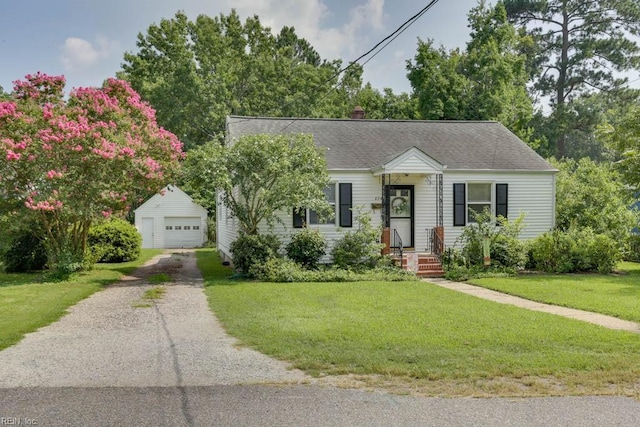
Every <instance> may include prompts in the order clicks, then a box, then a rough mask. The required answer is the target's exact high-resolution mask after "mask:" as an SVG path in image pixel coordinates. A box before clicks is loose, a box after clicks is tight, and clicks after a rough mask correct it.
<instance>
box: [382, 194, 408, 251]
mask: <svg viewBox="0 0 640 427" xmlns="http://www.w3.org/2000/svg"><path fill="white" fill-rule="evenodd" d="M387 197H388V199H387V210H388V211H387V215H388V216H387V218H389V230H390V236H389V237H390V238H391V242H390V243H391V247H398V246H400V242H398V241H397V238H395V237H394V236H395V235H396V233H394V230H395V231H396V232H397V233H398V236H400V239H402V246H403V247H405V248H408V247H413V237H414V236H413V216H414V209H413V204H414V201H413V185H390V186H389V187H388V190H387Z"/></svg>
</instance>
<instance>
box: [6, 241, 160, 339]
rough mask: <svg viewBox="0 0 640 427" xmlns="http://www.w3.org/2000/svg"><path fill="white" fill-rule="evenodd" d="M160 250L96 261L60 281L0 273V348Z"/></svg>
mask: <svg viewBox="0 0 640 427" xmlns="http://www.w3.org/2000/svg"><path fill="white" fill-rule="evenodd" d="M160 253H162V251H161V250H157V249H143V250H142V256H141V257H140V259H138V260H137V261H134V262H129V263H122V264H97V265H96V266H95V269H94V270H92V271H88V272H84V273H81V274H77V275H74V276H73V277H72V278H71V279H69V280H67V281H61V282H43V279H42V275H41V274H3V273H0V350H2V349H3V348H6V347H9V346H11V345H13V344H15V343H17V342H18V341H20V339H22V337H23V336H24V334H27V333H29V332H33V331H35V330H37V329H38V328H41V327H42V326H45V325H48V324H50V323H52V322H54V321H56V320H57V319H59V318H60V317H61V316H62V315H64V314H65V312H66V310H67V308H69V307H70V306H72V305H74V304H75V303H77V302H78V301H80V300H82V299H84V298H86V297H88V296H89V295H91V294H92V293H94V292H96V291H98V290H100V289H101V288H102V287H103V286H104V285H107V284H109V283H113V282H115V281H117V280H118V279H119V278H120V277H121V276H122V275H123V274H127V273H130V272H132V271H133V270H134V269H135V268H137V267H139V266H141V265H142V264H144V263H145V262H146V261H148V260H149V259H151V258H152V257H153V256H155V255H158V254H160Z"/></svg>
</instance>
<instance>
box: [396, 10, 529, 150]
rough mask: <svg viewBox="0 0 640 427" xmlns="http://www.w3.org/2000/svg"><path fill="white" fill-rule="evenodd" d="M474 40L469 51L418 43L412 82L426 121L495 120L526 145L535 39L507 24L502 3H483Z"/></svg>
mask: <svg viewBox="0 0 640 427" xmlns="http://www.w3.org/2000/svg"><path fill="white" fill-rule="evenodd" d="M469 27H470V28H471V41H470V42H469V43H468V44H467V48H466V50H465V51H460V50H459V49H454V50H451V51H447V50H445V49H444V48H442V47H441V48H439V49H436V48H434V47H433V43H432V42H431V41H427V42H423V41H419V43H418V52H417V54H416V56H415V58H414V60H413V61H409V62H408V63H407V69H408V75H407V76H408V78H409V81H410V82H411V86H412V88H413V90H414V95H415V96H416V97H417V98H418V108H419V111H420V113H421V115H422V117H423V118H425V119H445V120H497V121H500V122H502V123H503V124H504V125H505V126H507V127H508V128H509V129H510V130H512V131H513V132H514V133H516V134H517V135H518V136H520V137H521V138H522V139H524V140H526V141H528V140H529V139H530V138H529V135H530V129H529V121H530V120H531V117H532V114H533V101H532V99H531V98H530V97H529V95H528V93H527V90H526V83H527V80H528V74H527V67H526V63H527V57H526V55H524V54H523V53H522V52H523V50H524V49H525V47H526V45H527V43H530V41H531V39H530V38H528V37H522V36H521V35H520V34H519V33H518V32H517V31H516V29H515V28H514V27H513V26H512V25H511V24H510V23H509V22H508V20H507V15H506V10H505V8H504V6H503V4H502V3H500V2H499V3H498V4H497V5H496V6H494V7H490V6H488V5H487V4H486V3H485V2H484V1H480V3H479V4H478V6H477V7H475V8H473V9H472V10H471V11H470V12H469Z"/></svg>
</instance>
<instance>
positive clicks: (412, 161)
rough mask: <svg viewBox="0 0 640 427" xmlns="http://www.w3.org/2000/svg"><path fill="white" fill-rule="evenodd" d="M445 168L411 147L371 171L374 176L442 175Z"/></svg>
mask: <svg viewBox="0 0 640 427" xmlns="http://www.w3.org/2000/svg"><path fill="white" fill-rule="evenodd" d="M445 169H446V166H445V165H443V164H441V163H440V162H438V161H437V160H435V159H433V158H432V157H430V156H429V155H428V154H426V153H425V152H424V151H422V150H420V149H419V148H417V147H411V148H409V149H408V150H406V151H404V152H402V153H400V154H399V155H398V156H396V157H394V158H393V159H391V160H389V161H388V162H386V163H383V164H382V165H379V166H376V167H374V168H372V169H371V171H372V172H373V175H374V176H377V175H382V174H391V173H426V174H435V173H442V171H443V170H445Z"/></svg>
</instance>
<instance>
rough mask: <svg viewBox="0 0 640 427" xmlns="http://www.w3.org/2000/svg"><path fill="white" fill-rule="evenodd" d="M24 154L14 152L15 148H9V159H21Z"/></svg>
mask: <svg viewBox="0 0 640 427" xmlns="http://www.w3.org/2000/svg"><path fill="white" fill-rule="evenodd" d="M20 157H22V154H20V153H14V152H13V150H7V160H20Z"/></svg>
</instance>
